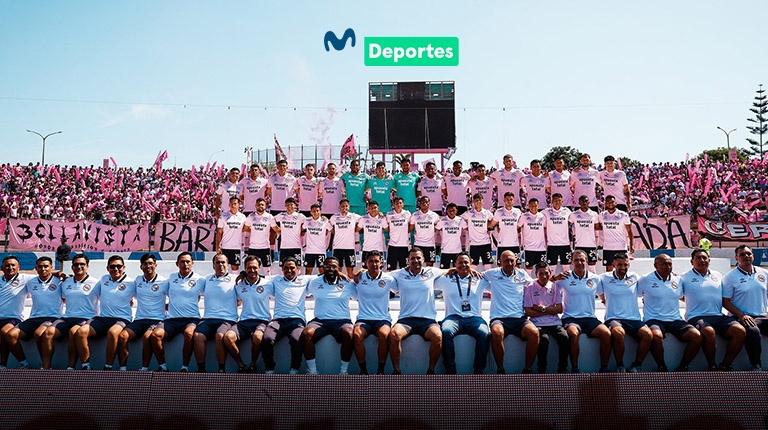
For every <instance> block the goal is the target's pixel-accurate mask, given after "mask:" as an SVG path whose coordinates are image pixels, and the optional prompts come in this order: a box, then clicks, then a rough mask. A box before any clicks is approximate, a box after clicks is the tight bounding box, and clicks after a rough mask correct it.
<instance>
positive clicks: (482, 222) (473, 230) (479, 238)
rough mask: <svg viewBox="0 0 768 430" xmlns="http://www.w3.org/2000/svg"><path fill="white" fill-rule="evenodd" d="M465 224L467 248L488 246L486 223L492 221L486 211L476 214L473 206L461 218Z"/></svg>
mask: <svg viewBox="0 0 768 430" xmlns="http://www.w3.org/2000/svg"><path fill="white" fill-rule="evenodd" d="M461 217H462V218H463V219H464V221H465V222H466V223H467V235H468V236H469V246H478V245H490V243H491V236H490V235H489V234H488V221H489V220H490V219H493V214H492V213H491V211H489V210H488V209H483V210H482V211H480V212H478V211H476V210H475V208H474V206H473V207H472V209H470V210H468V211H466V212H464V215H462V216H461Z"/></svg>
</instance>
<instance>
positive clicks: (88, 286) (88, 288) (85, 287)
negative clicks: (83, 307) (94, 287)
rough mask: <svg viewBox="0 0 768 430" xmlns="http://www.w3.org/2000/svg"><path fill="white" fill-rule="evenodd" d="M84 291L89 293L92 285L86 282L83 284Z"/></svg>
mask: <svg viewBox="0 0 768 430" xmlns="http://www.w3.org/2000/svg"><path fill="white" fill-rule="evenodd" d="M83 291H85V292H86V293H87V292H88V291H91V286H90V285H88V284H85V285H83Z"/></svg>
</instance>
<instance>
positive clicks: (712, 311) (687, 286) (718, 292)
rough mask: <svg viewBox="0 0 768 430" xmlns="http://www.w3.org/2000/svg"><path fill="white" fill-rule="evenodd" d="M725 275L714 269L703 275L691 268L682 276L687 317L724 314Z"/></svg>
mask: <svg viewBox="0 0 768 430" xmlns="http://www.w3.org/2000/svg"><path fill="white" fill-rule="evenodd" d="M722 282H723V275H721V274H720V272H716V271H713V270H710V271H708V272H707V273H706V274H704V275H702V274H701V273H698V272H697V271H696V269H691V270H689V271H687V272H685V273H683V276H681V277H680V289H681V290H682V294H683V297H685V319H687V320H690V319H691V318H693V317H710V316H721V315H723V285H722Z"/></svg>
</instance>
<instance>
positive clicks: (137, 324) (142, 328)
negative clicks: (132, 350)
mask: <svg viewBox="0 0 768 430" xmlns="http://www.w3.org/2000/svg"><path fill="white" fill-rule="evenodd" d="M159 323H160V320H151V319H140V320H134V321H133V322H132V323H130V324H128V325H127V326H125V328H126V330H130V331H132V332H133V334H135V335H136V337H142V336H144V334H145V333H146V332H147V330H149V331H152V330H154V329H155V328H156V327H157V325H158V324H159Z"/></svg>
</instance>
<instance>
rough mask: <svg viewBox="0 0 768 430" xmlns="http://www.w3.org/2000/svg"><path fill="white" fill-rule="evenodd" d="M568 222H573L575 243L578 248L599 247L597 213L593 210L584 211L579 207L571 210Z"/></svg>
mask: <svg viewBox="0 0 768 430" xmlns="http://www.w3.org/2000/svg"><path fill="white" fill-rule="evenodd" d="M568 222H569V223H571V224H573V245H574V247H576V248H597V241H596V240H595V225H596V224H597V222H598V221H597V213H596V212H595V211H593V210H587V211H586V212H584V211H583V210H581V209H577V210H575V211H573V212H571V215H570V216H569V217H568Z"/></svg>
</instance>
